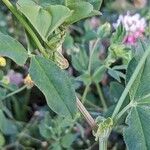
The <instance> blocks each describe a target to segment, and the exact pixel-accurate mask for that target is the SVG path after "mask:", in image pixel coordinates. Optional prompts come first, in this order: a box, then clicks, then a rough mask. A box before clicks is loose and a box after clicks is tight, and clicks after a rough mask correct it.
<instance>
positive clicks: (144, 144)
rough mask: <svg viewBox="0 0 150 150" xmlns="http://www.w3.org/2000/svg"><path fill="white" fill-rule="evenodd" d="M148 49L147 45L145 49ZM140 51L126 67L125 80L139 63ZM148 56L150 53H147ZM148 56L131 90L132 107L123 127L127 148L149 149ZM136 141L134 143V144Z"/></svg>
mask: <svg viewBox="0 0 150 150" xmlns="http://www.w3.org/2000/svg"><path fill="white" fill-rule="evenodd" d="M146 50H148V49H147V47H146V48H145V51H146ZM141 56H142V55H141V53H140V55H138V56H135V58H133V60H132V61H131V62H130V64H129V66H128V69H127V79H126V80H127V82H128V81H129V79H130V78H131V75H132V73H133V72H134V71H135V68H136V66H137V65H138V63H139V60H140V57H141ZM149 56H150V55H149ZM149 56H148V58H147V60H146V62H145V64H144V65H143V67H142V69H141V70H140V72H139V74H138V76H137V78H136V80H135V81H134V84H133V85H132V88H131V90H130V91H129V94H130V99H131V100H132V105H133V106H132V108H131V110H130V113H129V115H128V117H127V120H126V123H127V124H128V127H127V128H125V129H124V138H125V141H126V144H127V146H128V149H129V150H135V149H136V150H141V149H142V150H148V149H150V142H149V141H150V136H149V135H150V125H149V121H150V86H149V83H150V71H149V65H150V59H149ZM135 143H136V144H135Z"/></svg>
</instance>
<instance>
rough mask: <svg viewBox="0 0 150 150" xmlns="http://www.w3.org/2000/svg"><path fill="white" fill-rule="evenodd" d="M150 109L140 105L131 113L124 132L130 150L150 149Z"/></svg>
mask: <svg viewBox="0 0 150 150" xmlns="http://www.w3.org/2000/svg"><path fill="white" fill-rule="evenodd" d="M149 122H150V107H149V106H144V105H139V106H136V107H133V108H132V110H131V112H130V113H129V115H128V117H127V119H126V123H127V124H128V126H129V127H127V128H126V129H125V131H124V139H125V141H126V144H127V147H128V149H129V150H149V149H150V142H149V141H150V136H149V135H150V125H149Z"/></svg>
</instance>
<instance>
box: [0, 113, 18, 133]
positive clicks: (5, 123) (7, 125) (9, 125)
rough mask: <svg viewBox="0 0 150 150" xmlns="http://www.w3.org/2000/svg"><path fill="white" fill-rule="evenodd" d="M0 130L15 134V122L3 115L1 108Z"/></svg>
mask: <svg viewBox="0 0 150 150" xmlns="http://www.w3.org/2000/svg"><path fill="white" fill-rule="evenodd" d="M0 131H1V132H2V133H3V134H6V135H11V134H17V128H16V126H15V124H14V123H13V122H12V121H11V120H9V119H7V118H6V117H5V115H4V113H3V111H2V110H0Z"/></svg>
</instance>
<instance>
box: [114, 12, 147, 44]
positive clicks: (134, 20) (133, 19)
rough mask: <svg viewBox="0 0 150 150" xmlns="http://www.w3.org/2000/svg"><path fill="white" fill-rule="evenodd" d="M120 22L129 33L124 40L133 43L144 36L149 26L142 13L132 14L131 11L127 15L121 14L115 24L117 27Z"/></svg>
mask: <svg viewBox="0 0 150 150" xmlns="http://www.w3.org/2000/svg"><path fill="white" fill-rule="evenodd" d="M120 24H122V25H123V27H124V28H125V30H126V33H127V34H126V37H125V39H124V42H125V43H127V44H131V45H132V44H135V43H136V41H137V39H138V38H140V37H143V35H144V32H145V28H146V26H147V24H146V20H145V18H142V17H141V16H140V14H135V15H131V14H130V13H129V12H127V14H126V15H125V16H123V15H120V16H119V18H118V20H117V23H114V24H113V26H114V28H115V29H116V28H117V27H118V26H119V25H120Z"/></svg>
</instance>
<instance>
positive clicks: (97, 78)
mask: <svg viewBox="0 0 150 150" xmlns="http://www.w3.org/2000/svg"><path fill="white" fill-rule="evenodd" d="M105 71H106V67H105V66H103V65H102V66H100V67H99V68H98V69H96V70H95V72H94V74H93V75H92V80H93V81H94V82H95V83H99V82H100V81H101V80H102V79H103V77H104V73H105Z"/></svg>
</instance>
